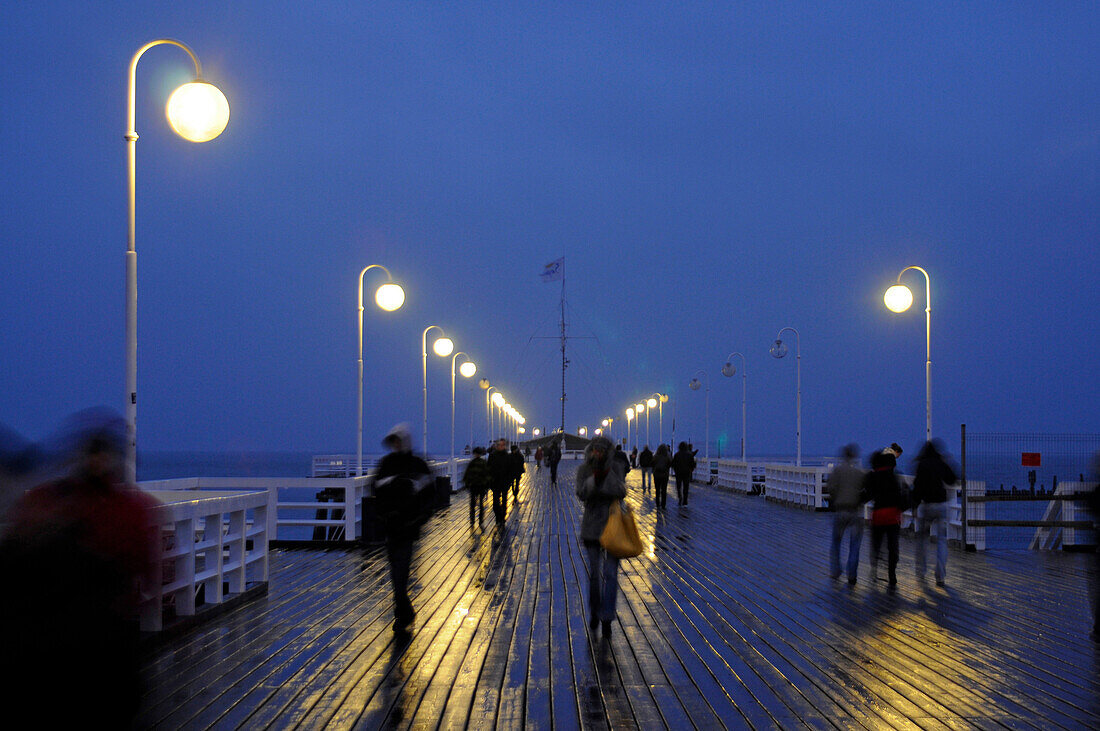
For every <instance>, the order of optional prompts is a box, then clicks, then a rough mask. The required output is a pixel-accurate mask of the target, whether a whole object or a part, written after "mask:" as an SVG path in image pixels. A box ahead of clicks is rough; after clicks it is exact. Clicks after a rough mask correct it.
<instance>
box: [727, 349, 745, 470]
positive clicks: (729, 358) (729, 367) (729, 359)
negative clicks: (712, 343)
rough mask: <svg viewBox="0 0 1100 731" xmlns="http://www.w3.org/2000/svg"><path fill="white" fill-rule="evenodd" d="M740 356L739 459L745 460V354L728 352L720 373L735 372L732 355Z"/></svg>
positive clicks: (730, 374) (728, 374)
mask: <svg viewBox="0 0 1100 731" xmlns="http://www.w3.org/2000/svg"><path fill="white" fill-rule="evenodd" d="M735 356H736V357H739V358H741V461H742V462H744V461H745V450H746V449H747V447H746V442H747V441H748V439H749V437H748V432H747V431H745V390H746V386H745V382H746V380H747V378H748V369H747V368H746V367H745V356H744V355H742V354H741V353H730V354H729V355H727V356H726V364H725V365H724V366H722V375H723V376H725V377H726V378H729V377H730V376H732V375H733V374H734V373H737V367H736V366H735V365H733V362H732V361H733V359H734V357H735Z"/></svg>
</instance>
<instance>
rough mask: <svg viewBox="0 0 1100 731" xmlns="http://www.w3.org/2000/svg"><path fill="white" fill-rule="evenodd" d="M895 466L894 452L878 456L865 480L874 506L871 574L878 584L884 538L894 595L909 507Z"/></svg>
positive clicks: (877, 454) (864, 491) (875, 456)
mask: <svg viewBox="0 0 1100 731" xmlns="http://www.w3.org/2000/svg"><path fill="white" fill-rule="evenodd" d="M896 465H897V460H896V459H895V457H894V454H893V452H891V451H889V450H883V451H881V452H876V453H875V454H874V455H872V457H871V471H870V472H868V473H867V475H866V476H865V477H864V478H863V493H864V498H866V499H869V500H870V501H871V502H872V503H874V509H873V510H872V511H871V573H872V576H873V577H874V578H875V579H876V580H877V579H878V560H879V555H880V553H881V549H882V539H883V538H885V539H886V549H887V552H888V557H887V561H888V564H887V567H888V572H889V573H888V581H889V585H890V590H891V591H893V590H894V589H895V588H896V587H897V585H898V576H897V568H898V534H899V533H900V532H901V514H902V511H904V510H905V507H906V506H905V504H904V502H905V492H904V490H903V488H902V484H901V480H899V479H898V476H897V475H896V474H894V467H895V466H896Z"/></svg>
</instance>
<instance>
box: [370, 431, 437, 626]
mask: <svg viewBox="0 0 1100 731" xmlns="http://www.w3.org/2000/svg"><path fill="white" fill-rule="evenodd" d="M382 445H383V446H384V447H386V448H387V449H388V450H390V452H389V454H387V455H386V456H385V457H383V458H382V459H381V460H380V461H379V462H378V469H377V471H376V472H375V474H374V483H373V492H374V497H375V500H376V501H377V515H378V519H379V521H380V522H381V523H382V526H383V527H384V529H385V532H386V558H387V559H388V560H389V564H390V582H391V583H392V584H393V631H394V632H395V633H398V634H406V633H407V632H408V627H409V625H411V624H412V623H413V621H414V620H415V619H416V612H415V611H413V606H412V601H411V600H410V599H409V568H410V566H411V565H412V552H413V543H414V542H415V541H416V539H417V538H419V537H420V526H421V524H422V523H423V520H424V517H425V511H424V505H423V504H422V503H423V501H424V499H425V498H427V497H433V496H432V494H431V489H430V486H431V484H432V471H431V470H430V469H429V468H428V463H427V462H425V461H424V460H423V459H421V458H420V457H418V456H416V455H415V454H413V451H412V433H411V432H410V431H409V427H408V425H407V424H398V425H397V426H395V427H393V428H392V429H390V431H389V433H388V434H387V435H386V438H385V439H383V440H382ZM425 490H427V492H425Z"/></svg>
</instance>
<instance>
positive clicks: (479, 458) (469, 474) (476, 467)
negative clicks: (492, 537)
mask: <svg viewBox="0 0 1100 731" xmlns="http://www.w3.org/2000/svg"><path fill="white" fill-rule="evenodd" d="M484 454H485V449H484V448H483V447H474V456H473V458H472V459H471V460H470V462H469V464H467V465H466V471H465V472H463V473H462V484H463V485H465V486H466V491H467V492H469V493H470V530H473V528H474V512H475V508H476V512H477V526H478V528H482V527H484V524H485V493H487V492H489V485H490V484H491V483H492V480H493V476H492V475H491V474H490V473H489V463H488V462H486V461H485V457H484V456H483V455H484Z"/></svg>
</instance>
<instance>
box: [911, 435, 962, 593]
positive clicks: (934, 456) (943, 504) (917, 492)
mask: <svg viewBox="0 0 1100 731" xmlns="http://www.w3.org/2000/svg"><path fill="white" fill-rule="evenodd" d="M938 442H940V440H938V439H934V440H932V441H930V442H925V444H924V446H923V447H921V450H920V453H919V454H918V455H917V458H916V460H915V463H916V466H917V469H916V474H915V475H914V476H913V494H912V503H913V504H912V506H911V507H912V508H913V512H914V516H913V517H915V518H916V519H917V555H916V562H917V578H918V579H924V568H925V561H924V552H925V542H926V541H925V538H924V536H925V533H926V532H927V531H928V529H929V527H931V529H932V530H933V531H935V536H936V585H937V586H943V585H944V582H945V581H946V579H947V486H948V485H954V484H955V482H956V481H957V480H958V478H957V477H956V476H955V470H953V469H951V465H949V464H948V463H947V461H946V460H945V459H944V458H943V450H942V449H941V447H942V443H938Z"/></svg>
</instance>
